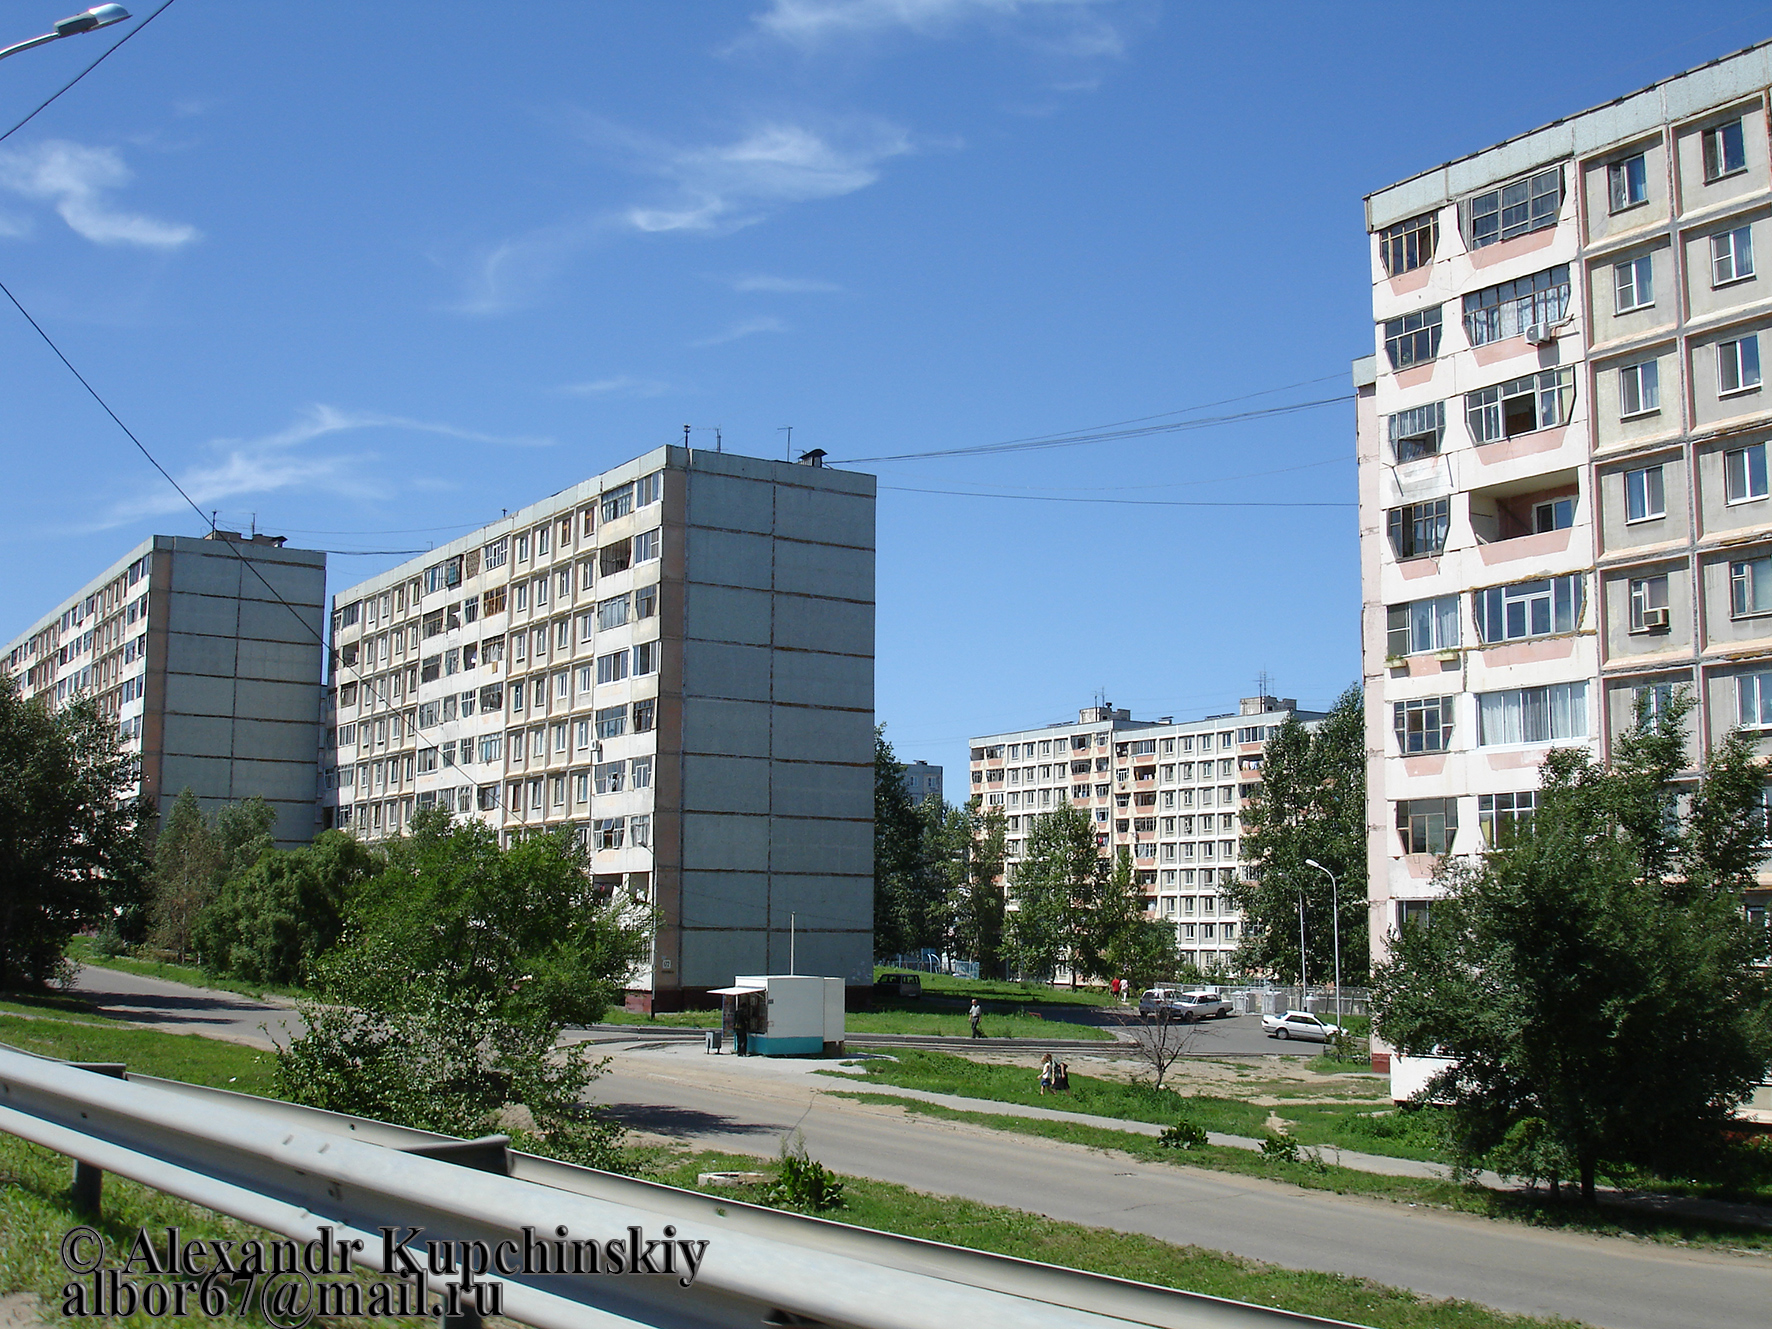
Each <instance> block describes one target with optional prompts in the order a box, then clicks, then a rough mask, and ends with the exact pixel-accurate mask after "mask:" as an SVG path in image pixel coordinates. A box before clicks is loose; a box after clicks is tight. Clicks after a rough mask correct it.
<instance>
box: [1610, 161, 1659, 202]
mask: <svg viewBox="0 0 1772 1329" xmlns="http://www.w3.org/2000/svg"><path fill="white" fill-rule="evenodd" d="M1606 184H1607V186H1608V188H1607V193H1608V194H1609V195H1610V197H1611V200H1612V211H1614V212H1623V211H1624V210H1625V209H1626V208H1634V207H1636V205H1637V204H1639V203H1644V202H1647V201H1648V198H1649V170H1648V163H1647V162H1645V161H1644V160H1643V154H1642V153H1640V152H1639V153H1638V154H1637V155H1636V156H1634V157H1626V158H1625V159H1624V160H1623V161H1621V162H1613V163H1612V164H1611V165H1610V166H1608V167H1607V168H1606Z"/></svg>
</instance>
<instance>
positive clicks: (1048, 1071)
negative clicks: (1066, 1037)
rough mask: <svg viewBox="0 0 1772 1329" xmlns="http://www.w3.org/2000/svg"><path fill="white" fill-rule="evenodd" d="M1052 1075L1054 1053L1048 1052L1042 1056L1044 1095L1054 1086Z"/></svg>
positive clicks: (1041, 1072)
mask: <svg viewBox="0 0 1772 1329" xmlns="http://www.w3.org/2000/svg"><path fill="white" fill-rule="evenodd" d="M1052 1076H1053V1070H1052V1054H1051V1053H1050V1052H1048V1053H1046V1054H1044V1055H1043V1056H1042V1057H1041V1058H1040V1093H1041V1094H1042V1095H1044V1094H1045V1092H1046V1091H1047V1090H1048V1089H1050V1088H1052Z"/></svg>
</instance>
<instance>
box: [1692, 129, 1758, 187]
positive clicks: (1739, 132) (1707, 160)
mask: <svg viewBox="0 0 1772 1329" xmlns="http://www.w3.org/2000/svg"><path fill="white" fill-rule="evenodd" d="M1730 130H1734V131H1735V133H1734V139H1735V141H1736V146H1738V147H1739V148H1740V151H1741V160H1740V161H1739V162H1738V163H1736V164H1735V165H1734V166H1731V165H1730V164H1729V152H1728V150H1729V147H1730V146H1731V145H1730V142H1729V140H1730V134H1729V131H1730ZM1699 137H1700V144H1699V146H1700V150H1701V152H1702V155H1703V163H1702V165H1703V168H1704V183H1705V184H1707V185H1708V184H1714V183H1715V182H1717V181H1718V180H1726V179H1728V178H1729V177H1730V176H1732V175H1740V174H1741V172H1743V171H1745V170H1746V169H1747V126H1746V125H1745V124H1743V123H1742V120H1741V117H1739V116H1737V117H1736V118H1735V119H1733V120H1729V121H1726V122H1724V123H1723V124H1720V125H1712V126H1711V127H1710V128H1709V129H1707V130H1705V131H1704V132H1703V134H1701V135H1700V136H1699Z"/></svg>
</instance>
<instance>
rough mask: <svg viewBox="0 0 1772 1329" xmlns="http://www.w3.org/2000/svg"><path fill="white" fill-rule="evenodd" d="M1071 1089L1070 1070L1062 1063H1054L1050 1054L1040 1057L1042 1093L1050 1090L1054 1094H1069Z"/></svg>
mask: <svg viewBox="0 0 1772 1329" xmlns="http://www.w3.org/2000/svg"><path fill="white" fill-rule="evenodd" d="M1070 1088H1071V1075H1070V1068H1069V1067H1068V1066H1066V1065H1065V1064H1064V1063H1063V1062H1062V1061H1054V1060H1053V1059H1052V1054H1051V1053H1050V1052H1047V1053H1044V1054H1043V1055H1042V1056H1041V1057H1040V1093H1041V1094H1045V1092H1046V1091H1047V1090H1048V1089H1050V1090H1051V1091H1052V1092H1053V1093H1069V1092H1070Z"/></svg>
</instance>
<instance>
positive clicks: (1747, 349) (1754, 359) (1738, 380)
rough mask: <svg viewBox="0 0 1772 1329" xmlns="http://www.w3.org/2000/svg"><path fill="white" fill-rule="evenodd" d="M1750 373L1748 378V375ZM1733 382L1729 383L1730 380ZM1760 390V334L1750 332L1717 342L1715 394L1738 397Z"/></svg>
mask: <svg viewBox="0 0 1772 1329" xmlns="http://www.w3.org/2000/svg"><path fill="white" fill-rule="evenodd" d="M1750 374H1751V375H1752V377H1751V378H1750V377H1749V375H1750ZM1731 379H1733V380H1734V382H1733V384H1731V382H1730V380H1731ZM1759 390H1760V335H1759V333H1757V332H1750V333H1748V334H1746V335H1745V336H1742V337H1737V338H1735V339H1734V340H1733V341H1720V342H1718V343H1717V396H1718V397H1739V396H1741V395H1742V394H1744V393H1748V392H1758V391H1759Z"/></svg>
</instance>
